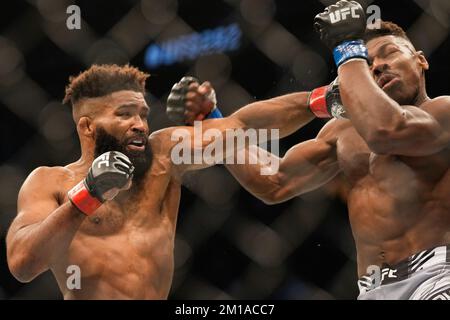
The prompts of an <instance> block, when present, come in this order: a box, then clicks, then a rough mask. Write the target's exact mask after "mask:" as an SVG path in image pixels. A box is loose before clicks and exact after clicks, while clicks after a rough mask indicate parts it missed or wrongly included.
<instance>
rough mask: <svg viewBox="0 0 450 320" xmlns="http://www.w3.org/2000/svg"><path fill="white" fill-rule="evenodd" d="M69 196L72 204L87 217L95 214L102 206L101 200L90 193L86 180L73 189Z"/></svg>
mask: <svg viewBox="0 0 450 320" xmlns="http://www.w3.org/2000/svg"><path fill="white" fill-rule="evenodd" d="M67 195H68V197H69V200H70V201H71V202H72V204H73V205H74V206H75V207H77V208H78V210H80V211H81V212H83V213H84V214H85V215H87V216H90V215H91V214H93V213H94V211H95V210H97V209H98V208H99V207H100V206H101V205H102V202H101V201H100V200H98V199H97V198H95V197H93V196H92V195H91V194H90V193H89V190H88V189H87V188H86V184H85V183H84V180H82V181H80V182H79V183H78V184H77V185H76V186H75V187H73V188H72V189H71V190H70V191H69V192H68V194H67Z"/></svg>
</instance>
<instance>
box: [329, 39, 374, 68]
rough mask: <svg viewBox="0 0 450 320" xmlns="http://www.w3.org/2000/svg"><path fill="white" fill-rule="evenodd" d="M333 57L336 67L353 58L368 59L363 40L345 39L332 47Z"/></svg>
mask: <svg viewBox="0 0 450 320" xmlns="http://www.w3.org/2000/svg"><path fill="white" fill-rule="evenodd" d="M333 57H334V62H335V63H336V66H338V67H339V66H340V65H342V64H343V63H344V62H346V61H348V60H351V59H354V58H363V59H366V60H368V53H367V47H366V45H365V44H364V41H363V40H352V41H346V42H343V43H341V44H340V45H338V46H336V47H335V48H334V50H333Z"/></svg>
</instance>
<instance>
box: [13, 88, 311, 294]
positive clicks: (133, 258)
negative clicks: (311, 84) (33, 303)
mask: <svg viewBox="0 0 450 320" xmlns="http://www.w3.org/2000/svg"><path fill="white" fill-rule="evenodd" d="M306 98H307V94H306V93H298V94H290V95H286V96H281V97H278V98H274V99H271V100H268V101H264V102H256V103H254V104H251V105H249V106H248V107H246V108H245V110H240V111H239V112H237V113H236V115H234V116H230V117H228V118H224V119H217V120H207V121H204V122H203V129H204V130H207V129H210V128H215V129H219V130H220V131H221V132H224V130H226V129H229V128H241V129H245V120H246V119H247V118H249V117H251V118H252V119H254V125H255V126H256V127H257V126H260V127H270V126H273V127H278V126H280V125H281V124H284V125H285V129H284V130H283V131H282V134H283V135H287V134H290V133H292V132H294V131H295V130H297V129H298V128H299V126H300V123H302V122H304V121H310V120H311V119H313V118H314V117H313V115H312V113H310V112H309V111H306V112H305V110H306ZM85 107H86V108H91V109H93V110H95V114H93V115H89V116H88V117H83V116H82V113H83V112H84V111H83V109H80V108H79V109H77V110H78V111H77V112H75V113H74V118H75V121H76V122H77V130H78V134H79V137H80V142H81V149H82V156H81V158H80V159H79V160H78V161H76V162H74V163H71V164H69V165H67V166H65V167H40V168H38V169H36V170H35V171H33V172H32V173H31V174H30V176H29V177H28V178H27V180H26V181H25V182H24V184H23V186H22V188H21V191H20V193H19V197H18V215H17V217H16V218H15V220H14V221H13V223H12V225H11V227H10V229H9V232H8V235H7V254H8V264H9V267H10V270H11V272H12V273H13V275H14V276H15V277H16V278H17V279H18V280H20V281H22V282H29V281H31V280H33V279H34V278H35V277H36V276H38V275H39V274H41V273H42V272H45V271H47V270H51V272H52V273H53V274H54V276H55V278H56V280H57V282H58V285H59V288H60V290H61V292H62V294H63V296H64V298H65V299H166V298H167V297H168V294H169V290H170V286H171V283H172V277H173V272H174V238H175V230H176V222H177V214H178V206H179V200H180V190H181V188H180V186H181V182H180V181H181V177H182V176H183V173H184V172H186V171H187V170H196V169H200V168H204V167H207V166H209V165H206V164H198V165H189V164H183V165H174V163H173V161H172V160H171V150H172V148H173V146H174V145H175V144H176V143H177V141H172V139H171V136H172V133H173V131H174V130H176V129H178V128H180V127H178V128H177V127H175V128H167V129H163V130H160V131H157V132H154V133H152V134H151V135H150V136H149V143H150V145H151V148H152V152H153V162H152V165H151V168H150V169H149V170H148V172H147V173H146V175H145V176H144V178H143V180H142V181H141V183H140V184H139V185H135V184H133V185H132V186H131V188H130V189H129V190H125V191H121V192H120V193H119V194H118V195H117V196H116V197H115V198H114V199H113V200H111V201H107V202H105V203H104V204H103V205H102V206H101V207H100V208H99V209H97V211H96V212H95V213H94V214H93V215H91V216H89V217H87V216H85V215H84V214H83V213H81V212H80V211H78V209H76V208H75V207H74V206H73V205H72V204H71V203H70V201H69V200H68V198H67V192H68V191H69V190H70V189H71V188H72V187H73V186H75V185H76V184H77V183H78V182H79V181H81V180H82V179H84V178H85V176H86V174H87V172H88V170H89V168H90V166H91V164H92V161H93V160H94V146H95V144H94V143H95V137H94V136H93V132H95V127H98V126H101V127H103V128H104V129H105V130H106V131H107V132H108V133H109V134H112V135H114V136H115V137H116V138H118V139H119V140H120V141H122V140H123V139H124V138H128V137H131V136H132V135H133V134H134V133H136V132H144V133H146V134H147V135H148V132H149V128H148V124H147V116H148V106H147V104H146V102H145V99H144V97H143V95H142V93H139V92H134V91H127V90H123V91H118V92H114V93H112V94H110V95H108V96H106V97H101V98H92V99H90V100H89V101H85V104H84V105H83V106H82V108H85ZM274 108H283V109H284V110H285V112H284V113H281V112H280V113H279V114H278V115H277V116H273V115H272V116H271V117H268V115H269V114H271V113H272V112H273V109H274ZM255 113H258V114H260V115H261V116H260V117H254V116H253V114H255ZM89 117H93V119H94V118H95V121H94V120H92V119H90V118H89ZM182 128H183V129H184V130H185V131H186V130H187V131H188V132H189V133H191V136H193V135H192V133H193V128H192V127H182ZM210 143H213V142H211V141H206V142H204V144H203V145H202V146H200V148H204V147H206V146H207V145H209V144H210ZM128 147H129V148H133V147H132V146H128ZM72 265H76V266H78V267H79V268H80V271H81V288H80V289H73V288H69V287H68V286H67V280H68V278H69V277H70V276H71V275H72V274H73V273H68V272H67V271H68V267H70V266H72ZM69 270H70V269H69Z"/></svg>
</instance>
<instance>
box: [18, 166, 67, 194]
mask: <svg viewBox="0 0 450 320" xmlns="http://www.w3.org/2000/svg"><path fill="white" fill-rule="evenodd" d="M73 177H74V172H73V171H72V170H71V169H69V168H66V167H61V166H55V167H47V166H41V167H38V168H36V169H34V170H33V171H32V172H31V173H30V174H29V175H28V177H27V178H26V180H25V182H24V183H23V185H22V188H21V191H20V194H26V193H29V192H36V191H40V192H41V193H42V192H49V191H50V192H52V191H55V190H58V189H59V188H61V186H62V185H63V183H64V182H66V181H67V180H69V179H73Z"/></svg>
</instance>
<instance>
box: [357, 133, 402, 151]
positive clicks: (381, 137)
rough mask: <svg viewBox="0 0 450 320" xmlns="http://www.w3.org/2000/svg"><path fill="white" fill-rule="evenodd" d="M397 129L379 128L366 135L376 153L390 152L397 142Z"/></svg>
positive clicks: (368, 144) (370, 147) (369, 144)
mask: <svg viewBox="0 0 450 320" xmlns="http://www.w3.org/2000/svg"><path fill="white" fill-rule="evenodd" d="M395 133H396V129H388V128H379V129H376V130H374V131H373V132H370V133H369V134H368V135H367V137H366V139H365V140H366V143H367V146H368V147H369V149H370V150H371V151H372V152H373V153H376V154H380V155H381V154H390V153H391V152H392V150H393V149H392V148H393V147H394V143H395V136H396V134H395Z"/></svg>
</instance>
